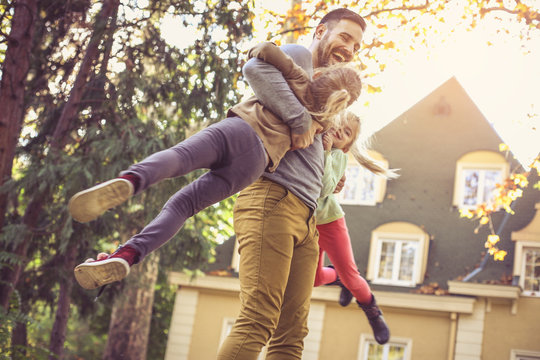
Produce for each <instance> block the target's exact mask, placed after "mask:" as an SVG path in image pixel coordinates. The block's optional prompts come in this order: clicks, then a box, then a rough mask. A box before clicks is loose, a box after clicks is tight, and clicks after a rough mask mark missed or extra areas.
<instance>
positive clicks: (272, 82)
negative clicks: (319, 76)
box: [242, 45, 313, 134]
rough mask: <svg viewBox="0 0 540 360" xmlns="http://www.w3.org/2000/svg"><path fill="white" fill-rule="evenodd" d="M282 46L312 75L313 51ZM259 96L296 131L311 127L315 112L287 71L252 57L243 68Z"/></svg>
mask: <svg viewBox="0 0 540 360" xmlns="http://www.w3.org/2000/svg"><path fill="white" fill-rule="evenodd" d="M282 50H283V51H284V52H285V53H286V54H287V55H289V56H290V57H291V58H292V59H293V60H294V61H295V63H296V64H297V65H299V66H301V67H302V68H303V69H304V70H306V72H307V73H308V74H309V75H310V76H311V75H312V73H313V67H312V64H311V53H310V52H309V50H308V49H306V48H304V47H302V46H292V45H290V46H284V47H282ZM242 72H243V74H244V77H245V79H246V81H247V82H248V84H249V86H250V87H251V88H252V89H253V92H254V93H255V96H256V97H257V98H258V99H259V101H260V102H261V103H262V104H263V105H264V106H265V107H267V108H268V109H269V110H270V111H272V112H273V113H274V114H276V115H277V116H278V117H280V118H281V119H282V120H283V122H284V123H286V124H287V125H288V126H289V127H290V128H291V130H292V132H293V133H295V134H303V133H305V132H306V131H308V130H309V128H310V127H311V115H310V114H309V113H308V111H307V110H306V108H305V107H304V105H302V104H301V103H300V101H299V100H298V99H297V98H296V96H295V95H294V92H293V91H292V90H291V88H290V87H289V85H288V84H287V81H286V80H285V78H284V77H283V74H282V73H281V72H280V71H279V70H278V69H277V68H276V67H274V66H273V65H270V64H268V63H265V62H264V61H262V60H259V59H256V58H252V59H250V60H249V61H248V62H247V63H246V64H245V65H244V68H243V69H242Z"/></svg>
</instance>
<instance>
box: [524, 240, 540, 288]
mask: <svg viewBox="0 0 540 360" xmlns="http://www.w3.org/2000/svg"><path fill="white" fill-rule="evenodd" d="M523 255H524V260H525V274H523V278H524V285H523V288H524V290H525V291H532V292H538V291H540V250H536V249H524V253H523Z"/></svg>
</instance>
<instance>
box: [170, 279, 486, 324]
mask: <svg viewBox="0 0 540 360" xmlns="http://www.w3.org/2000/svg"><path fill="white" fill-rule="evenodd" d="M169 282H170V283H171V284H173V285H179V286H182V287H188V288H189V287H192V288H199V289H208V290H222V291H230V292H240V281H239V280H238V278H232V277H221V276H211V275H206V276H204V277H197V278H195V279H193V280H192V279H191V278H190V276H188V275H186V274H182V273H178V272H171V273H169ZM340 290H341V289H340V288H339V287H337V286H321V287H316V288H314V289H313V293H312V296H311V299H312V300H319V301H326V302H331V303H335V302H336V301H337V299H339V293H340ZM374 294H375V297H376V298H377V303H378V304H379V305H380V306H382V307H393V308H399V309H414V310H424V311H437V312H448V313H452V312H455V313H462V314H471V313H472V312H473V307H474V303H475V301H476V299H474V298H469V297H460V296H436V295H423V294H410V293H400V292H390V291H376V292H374Z"/></svg>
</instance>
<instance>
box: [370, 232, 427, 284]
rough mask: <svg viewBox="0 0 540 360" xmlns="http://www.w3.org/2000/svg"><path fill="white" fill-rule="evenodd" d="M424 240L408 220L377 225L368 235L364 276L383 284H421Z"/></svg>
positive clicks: (424, 235) (423, 271) (425, 252)
mask: <svg viewBox="0 0 540 360" xmlns="http://www.w3.org/2000/svg"><path fill="white" fill-rule="evenodd" d="M383 230H388V231H383ZM428 239H429V237H428V235H427V234H426V233H425V232H424V231H423V230H422V229H421V228H419V227H417V226H416V225H413V224H410V223H390V224H385V225H382V226H381V227H379V228H377V229H376V230H375V231H374V232H373V234H372V239H371V248H370V256H369V264H368V272H367V278H368V279H370V280H371V281H372V282H373V283H375V284H384V285H397V286H410V287H413V286H416V284H419V283H422V282H423V279H424V274H425V269H426V264H427V250H428V245H429V244H428Z"/></svg>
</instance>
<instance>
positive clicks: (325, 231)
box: [315, 112, 396, 344]
mask: <svg viewBox="0 0 540 360" xmlns="http://www.w3.org/2000/svg"><path fill="white" fill-rule="evenodd" d="M341 124H342V125H341V126H340V127H339V129H337V130H336V129H331V130H329V131H328V132H327V133H325V135H324V136H323V146H324V150H325V168H324V176H323V188H322V191H321V196H320V198H319V200H318V206H317V210H316V212H315V217H316V219H317V230H318V231H319V264H318V266H317V273H316V276H315V286H320V285H327V284H337V285H340V286H341V287H342V295H341V296H340V304H342V305H343V306H346V305H348V303H349V302H350V300H351V298H352V296H353V295H354V297H355V298H356V302H357V303H358V305H359V306H360V308H361V309H362V310H364V312H365V313H366V316H367V318H368V320H369V323H370V325H371V328H372V330H373V335H374V336H375V340H377V342H378V343H379V344H384V343H386V342H387V341H388V339H389V338H390V331H389V329H388V326H387V325H386V322H385V321H384V318H383V316H382V312H381V310H380V309H379V307H378V306H377V303H376V302H375V298H374V296H373V294H372V293H371V290H370V288H369V285H368V283H367V281H366V280H365V279H364V278H363V277H362V276H360V273H359V272H358V269H357V267H356V262H355V260H354V255H353V251H352V247H351V239H350V237H349V232H348V230H347V225H346V224H345V213H344V212H343V209H342V208H341V206H340V204H339V202H338V200H337V198H336V196H335V195H334V189H335V188H336V186H337V184H338V182H339V181H340V179H341V178H342V177H343V175H344V173H345V169H346V167H347V159H348V157H347V154H346V153H347V152H348V151H351V152H352V154H353V155H354V157H355V158H356V160H357V161H358V162H359V163H360V164H361V165H362V166H364V167H366V168H367V169H368V170H370V171H372V172H373V173H375V174H382V175H385V176H387V177H389V178H393V177H396V175H395V173H394V172H393V171H390V170H387V169H384V168H383V167H382V166H380V165H379V164H377V163H376V162H375V161H374V160H372V159H370V158H369V157H368V156H366V155H365V154H364V152H363V151H360V150H359V149H358V147H356V145H355V141H356V139H357V137H358V135H359V133H360V118H359V117H358V116H356V115H354V114H352V113H350V112H346V113H344V114H343V115H342V121H341ZM325 253H326V254H328V257H329V259H330V261H331V262H332V264H333V266H326V267H325V266H323V264H324V254H325ZM351 293H352V294H351Z"/></svg>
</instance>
